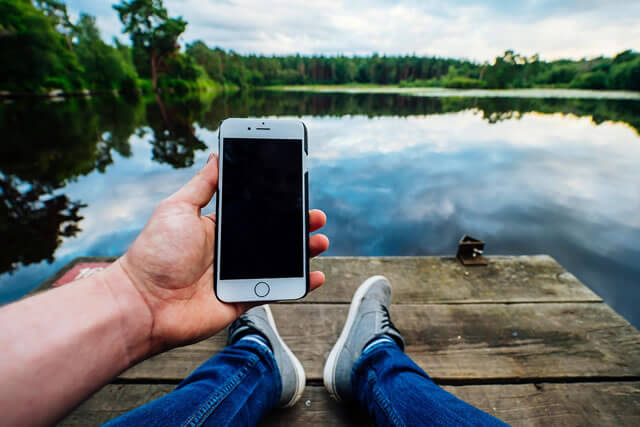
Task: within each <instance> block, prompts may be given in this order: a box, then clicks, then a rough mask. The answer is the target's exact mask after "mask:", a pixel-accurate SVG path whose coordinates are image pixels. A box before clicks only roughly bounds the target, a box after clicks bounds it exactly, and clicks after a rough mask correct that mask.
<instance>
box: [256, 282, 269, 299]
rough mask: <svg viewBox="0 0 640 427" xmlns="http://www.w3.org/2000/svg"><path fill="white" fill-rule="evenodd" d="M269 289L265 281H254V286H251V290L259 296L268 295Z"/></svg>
mask: <svg viewBox="0 0 640 427" xmlns="http://www.w3.org/2000/svg"><path fill="white" fill-rule="evenodd" d="M270 290H271V288H270V287H269V285H268V284H267V283H266V282H258V283H256V287H255V288H253V292H255V293H256V295H257V296H259V297H266V296H267V295H269V291H270Z"/></svg>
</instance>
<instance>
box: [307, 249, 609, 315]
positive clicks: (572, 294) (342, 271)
mask: <svg viewBox="0 0 640 427" xmlns="http://www.w3.org/2000/svg"><path fill="white" fill-rule="evenodd" d="M488 258H489V265H488V266H486V267H483V266H472V267H465V266H463V265H461V264H460V262H458V261H457V260H456V259H455V258H448V257H334V258H329V257H327V258H324V257H320V258H316V259H314V260H313V261H312V263H311V269H312V270H321V271H323V272H324V273H325V274H326V282H325V285H324V286H323V287H321V288H320V289H318V290H316V291H314V292H313V293H311V294H310V295H309V296H307V297H306V298H305V299H304V300H303V302H327V303H329V302H338V303H340V302H342V303H345V302H350V301H351V298H352V297H353V293H354V292H355V290H356V289H357V287H358V286H359V285H360V283H362V282H363V281H364V280H365V279H367V278H368V277H370V276H373V275H376V274H381V275H384V276H386V277H387V278H388V279H389V281H390V282H391V284H392V285H393V300H394V303H396V304H419V303H438V302H441V303H464V304H471V303H486V302H497V303H500V302H569V301H571V302H579V301H581V302H601V301H602V299H601V298H600V297H599V296H597V295H596V294H595V293H593V292H592V291H591V290H589V289H588V288H587V287H585V286H584V285H583V284H582V283H580V281H578V279H576V277H575V276H573V275H572V274H570V273H567V272H566V270H564V269H563V268H562V266H560V265H559V264H558V263H557V262H555V261H554V260H553V258H551V257H549V256H547V255H536V256H517V257H504V256H492V257H488Z"/></svg>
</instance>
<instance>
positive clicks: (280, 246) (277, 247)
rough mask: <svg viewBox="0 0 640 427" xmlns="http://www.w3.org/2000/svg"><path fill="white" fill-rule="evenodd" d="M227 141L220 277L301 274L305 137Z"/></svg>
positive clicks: (302, 271)
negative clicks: (297, 138)
mask: <svg viewBox="0 0 640 427" xmlns="http://www.w3.org/2000/svg"><path fill="white" fill-rule="evenodd" d="M223 142H224V143H223V149H222V150H223V153H222V194H221V200H220V203H221V208H222V212H221V218H220V221H221V222H220V233H221V236H220V254H218V255H219V256H220V279H222V280H233V279H260V278H277V277H303V275H304V256H303V248H304V246H303V245H304V243H305V240H304V235H303V229H304V217H303V214H302V196H303V194H302V186H303V182H302V148H303V147H302V141H301V140H296V139H244V138H224V141H223Z"/></svg>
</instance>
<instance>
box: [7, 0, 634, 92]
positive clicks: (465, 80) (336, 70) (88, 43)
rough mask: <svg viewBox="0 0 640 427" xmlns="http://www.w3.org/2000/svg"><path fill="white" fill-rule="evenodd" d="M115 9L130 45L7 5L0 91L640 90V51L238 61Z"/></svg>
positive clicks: (16, 2)
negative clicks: (555, 56) (315, 87)
mask: <svg viewBox="0 0 640 427" xmlns="http://www.w3.org/2000/svg"><path fill="white" fill-rule="evenodd" d="M113 8H114V9H115V10H116V11H117V13H118V16H119V18H120V21H121V22H122V25H123V32H124V33H126V34H128V35H129V38H130V41H131V45H124V44H122V43H120V42H119V41H118V40H117V39H114V41H113V44H112V45H110V44H107V43H105V42H104V41H103V40H102V38H101V37H100V33H99V31H98V29H97V27H96V23H95V18H93V17H92V16H89V15H86V14H81V15H80V18H79V19H78V21H77V22H75V23H72V22H71V20H70V18H69V15H68V13H67V9H66V6H65V4H64V3H63V2H62V1H61V0H0V55H1V58H2V65H1V66H0V90H8V91H11V92H44V91H50V90H52V89H62V90H63V91H65V92H73V91H80V90H83V89H89V90H91V91H101V90H113V89H118V90H120V91H121V92H125V93H132V94H135V93H137V92H139V91H140V90H157V89H169V90H171V91H177V92H187V91H189V90H200V89H204V88H211V87H216V88H238V87H239V88H248V87H258V86H274V85H275V86H277V85H302V84H320V85H326V84H375V85H388V84H393V85H399V86H403V87H411V86H417V87H429V86H434V87H448V88H461V89H466V88H488V89H505V88H531V87H566V88H582V89H624V90H640V53H638V52H634V51H631V50H626V51H624V52H621V53H619V54H617V55H616V56H614V57H613V58H606V57H599V58H595V59H582V60H578V61H573V60H558V61H551V62H547V61H542V60H540V58H539V57H538V56H537V55H534V56H532V57H525V56H521V55H519V54H517V53H514V52H513V51H510V50H509V51H506V52H505V53H504V54H503V55H502V56H499V57H497V58H495V60H494V61H493V63H491V64H489V63H484V64H479V63H475V62H470V61H466V60H458V59H451V58H437V57H422V56H415V55H411V56H385V55H383V56H380V55H377V54H374V55H372V56H369V57H358V56H354V57H347V56H301V55H289V56H264V55H239V54H237V53H235V52H233V51H225V50H223V49H221V48H219V47H215V48H211V47H209V46H207V45H206V44H205V43H204V42H202V41H196V42H194V43H191V44H189V45H187V46H186V47H185V49H184V51H181V48H180V45H179V44H178V38H179V37H180V35H181V34H182V33H183V32H184V31H185V29H186V27H187V22H186V21H184V20H183V19H182V18H180V17H178V18H174V17H170V16H169V15H168V12H167V10H166V9H165V8H164V6H163V3H162V0H130V1H125V0H122V1H121V3H120V4H117V5H115V6H113Z"/></svg>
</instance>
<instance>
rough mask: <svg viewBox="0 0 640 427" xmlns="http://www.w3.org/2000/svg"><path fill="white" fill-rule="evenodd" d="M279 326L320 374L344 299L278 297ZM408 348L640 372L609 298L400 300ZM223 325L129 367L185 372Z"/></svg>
mask: <svg viewBox="0 0 640 427" xmlns="http://www.w3.org/2000/svg"><path fill="white" fill-rule="evenodd" d="M272 309H273V313H274V317H275V319H276V322H277V324H278V330H279V331H280V334H281V335H282V336H283V339H284V340H285V341H286V342H287V344H288V345H289V346H290V347H291V349H292V351H293V352H294V353H295V354H296V355H297V356H298V358H300V360H301V362H302V364H303V365H304V367H305V370H306V373H307V378H309V379H311V380H319V379H321V374H322V366H323V363H324V361H325V359H326V357H327V355H328V353H329V350H330V349H331V347H332V345H333V343H334V342H335V341H336V340H337V337H338V335H339V333H340V331H341V329H342V326H343V323H344V321H345V319H346V316H347V311H348V306H347V305H343V304H274V305H272ZM391 313H392V318H393V320H394V323H395V324H396V325H397V326H398V328H399V329H400V330H401V331H402V333H403V334H404V336H405V338H406V341H407V353H408V354H409V355H410V356H411V357H412V358H413V359H414V361H415V362H416V363H418V365H420V366H421V367H422V368H423V369H425V370H426V371H427V373H429V375H431V376H432V377H434V378H436V379H442V380H447V381H451V380H488V379H489V380H495V379H504V378H516V379H522V378H595V377H630V376H638V375H640V334H639V333H638V331H637V330H636V329H635V328H633V326H631V325H630V324H629V323H628V322H627V321H626V320H624V319H623V318H622V317H620V316H619V315H618V314H616V313H615V312H614V311H613V310H612V309H611V308H610V307H608V306H607V305H605V304H582V303H553V304H471V305H464V304H462V305H455V304H454V305H448V304H424V305H409V304H404V305H393V306H392V307H391ZM224 340H225V336H224V332H223V333H221V334H218V336H215V337H212V338H210V339H208V340H205V341H203V342H200V343H198V344H194V345H192V346H189V347H183V348H179V349H174V350H172V351H169V352H167V353H164V354H161V355H159V356H156V357H154V358H152V359H150V360H147V361H145V362H143V363H141V364H139V365H137V366H135V367H133V368H131V369H130V370H128V371H126V372H125V373H123V374H122V377H123V378H129V379H159V380H179V379H181V378H184V377H185V376H186V375H188V374H189V373H190V372H192V371H193V370H194V369H195V368H196V367H197V366H198V365H199V364H200V363H202V362H204V361H205V360H207V358H209V357H211V356H212V355H214V354H215V353H216V352H218V351H219V350H220V349H221V348H222V346H224Z"/></svg>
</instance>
